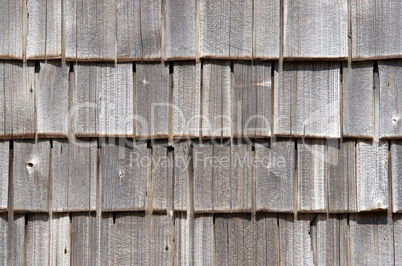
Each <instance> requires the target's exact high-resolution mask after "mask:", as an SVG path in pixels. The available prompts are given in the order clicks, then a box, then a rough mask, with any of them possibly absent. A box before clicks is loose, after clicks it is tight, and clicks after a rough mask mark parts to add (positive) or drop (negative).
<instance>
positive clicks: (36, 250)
mask: <svg viewBox="0 0 402 266" xmlns="http://www.w3.org/2000/svg"><path fill="white" fill-rule="evenodd" d="M26 232H27V233H26V237H27V240H26V263H27V265H49V254H50V245H49V240H50V234H49V232H50V230H49V216H48V215H47V214H31V215H29V216H28V223H27V229H26Z"/></svg>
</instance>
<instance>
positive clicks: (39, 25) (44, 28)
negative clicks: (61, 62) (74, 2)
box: [26, 0, 62, 59]
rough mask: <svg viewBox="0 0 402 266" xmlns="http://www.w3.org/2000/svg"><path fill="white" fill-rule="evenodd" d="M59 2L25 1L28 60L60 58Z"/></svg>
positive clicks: (47, 0) (49, 0)
mask: <svg viewBox="0 0 402 266" xmlns="http://www.w3.org/2000/svg"><path fill="white" fill-rule="evenodd" d="M61 5H62V1H61V0H39V1H27V12H28V34H27V48H26V57H27V58H28V59H45V58H47V59H53V58H60V57H61V23H62V15H61V10H62V8H61Z"/></svg>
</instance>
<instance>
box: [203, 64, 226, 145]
mask: <svg viewBox="0 0 402 266" xmlns="http://www.w3.org/2000/svg"><path fill="white" fill-rule="evenodd" d="M202 84H203V88H202V92H201V99H202V106H201V108H202V120H201V130H202V137H207V138H209V137H210V138H228V137H230V134H231V133H230V131H231V118H230V117H231V72H230V62H229V61H206V62H204V64H203V74H202Z"/></svg>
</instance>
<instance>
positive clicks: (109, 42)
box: [63, 0, 116, 61]
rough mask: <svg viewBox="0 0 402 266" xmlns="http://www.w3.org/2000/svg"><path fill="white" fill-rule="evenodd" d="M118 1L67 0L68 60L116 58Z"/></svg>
mask: <svg viewBox="0 0 402 266" xmlns="http://www.w3.org/2000/svg"><path fill="white" fill-rule="evenodd" d="M115 13H116V6H115V1H108V0H100V1H83V0H72V1H66V2H65V7H64V14H63V15H64V19H65V22H64V23H65V25H66V26H65V33H64V34H65V36H64V38H65V56H66V59H68V60H72V61H75V60H78V61H80V60H85V61H87V60H101V61H112V60H114V59H115V35H116V14H115Z"/></svg>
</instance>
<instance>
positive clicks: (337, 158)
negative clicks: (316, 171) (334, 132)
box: [326, 140, 357, 213]
mask: <svg viewBox="0 0 402 266" xmlns="http://www.w3.org/2000/svg"><path fill="white" fill-rule="evenodd" d="M326 167H327V168H326V171H327V174H326V175H327V180H328V181H327V182H328V211H329V212H331V213H348V212H356V211H357V196H356V147H355V141H354V140H343V141H338V140H326Z"/></svg>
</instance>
